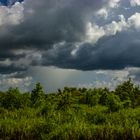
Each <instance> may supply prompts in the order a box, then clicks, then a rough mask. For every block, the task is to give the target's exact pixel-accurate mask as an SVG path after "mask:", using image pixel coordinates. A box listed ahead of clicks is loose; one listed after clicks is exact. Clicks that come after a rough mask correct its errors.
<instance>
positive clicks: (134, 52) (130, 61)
mask: <svg viewBox="0 0 140 140" xmlns="http://www.w3.org/2000/svg"><path fill="white" fill-rule="evenodd" d="M139 36H140V33H139V32H138V31H136V30H135V31H133V30H129V31H127V32H121V33H117V34H116V35H114V36H109V37H104V38H102V39H100V40H99V41H98V43H97V44H95V45H92V44H89V43H86V44H82V46H80V47H79V49H78V50H77V52H76V54H75V55H72V54H71V52H72V50H73V48H74V46H72V45H71V47H69V49H66V47H65V45H64V46H61V47H58V48H57V49H52V50H51V51H50V52H47V53H46V54H44V65H55V66H58V67H61V68H73V69H79V70H96V69H112V70H116V69H123V68H125V67H129V66H130V67H131V66H134V67H140V55H139V53H140V39H139Z"/></svg>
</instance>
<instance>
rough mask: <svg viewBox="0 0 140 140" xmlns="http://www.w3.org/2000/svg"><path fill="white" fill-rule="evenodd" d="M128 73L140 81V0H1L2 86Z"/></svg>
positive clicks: (82, 82) (95, 81)
mask: <svg viewBox="0 0 140 140" xmlns="http://www.w3.org/2000/svg"><path fill="white" fill-rule="evenodd" d="M129 77H131V78H132V79H133V80H134V82H136V83H137V84H139V83H140V0H98V1H97V0H0V90H6V89H7V88H9V87H17V86H18V87H20V89H21V90H25V91H26V90H31V89H32V88H33V85H34V84H35V83H36V82H41V83H42V85H43V86H44V88H45V90H46V91H48V92H54V91H56V90H57V89H58V88H63V87H65V86H76V87H89V88H92V87H108V88H110V89H113V88H114V87H115V86H116V85H117V84H118V83H120V82H123V81H124V80H127V79H128V78H129Z"/></svg>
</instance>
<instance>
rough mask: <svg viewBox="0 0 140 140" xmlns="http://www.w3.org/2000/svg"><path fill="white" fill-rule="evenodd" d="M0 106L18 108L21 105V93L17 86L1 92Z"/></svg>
mask: <svg viewBox="0 0 140 140" xmlns="http://www.w3.org/2000/svg"><path fill="white" fill-rule="evenodd" d="M1 106H2V107H4V108H6V109H19V108H20V107H21V94H20V91H19V89H18V88H12V87H11V88H9V90H8V91H7V93H5V94H3V97H2V101H1Z"/></svg>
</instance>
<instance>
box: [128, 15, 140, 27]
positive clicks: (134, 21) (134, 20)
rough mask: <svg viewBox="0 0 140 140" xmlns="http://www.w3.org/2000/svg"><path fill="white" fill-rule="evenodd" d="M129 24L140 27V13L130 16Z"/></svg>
mask: <svg viewBox="0 0 140 140" xmlns="http://www.w3.org/2000/svg"><path fill="white" fill-rule="evenodd" d="M128 24H129V26H130V27H135V28H136V29H140V13H135V14H134V15H132V16H131V17H130V18H128Z"/></svg>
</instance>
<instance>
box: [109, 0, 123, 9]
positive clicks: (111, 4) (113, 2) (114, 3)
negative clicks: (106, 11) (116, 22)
mask: <svg viewBox="0 0 140 140" xmlns="http://www.w3.org/2000/svg"><path fill="white" fill-rule="evenodd" d="M119 2H120V0H110V1H109V7H111V8H116V7H118V6H119Z"/></svg>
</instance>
